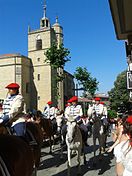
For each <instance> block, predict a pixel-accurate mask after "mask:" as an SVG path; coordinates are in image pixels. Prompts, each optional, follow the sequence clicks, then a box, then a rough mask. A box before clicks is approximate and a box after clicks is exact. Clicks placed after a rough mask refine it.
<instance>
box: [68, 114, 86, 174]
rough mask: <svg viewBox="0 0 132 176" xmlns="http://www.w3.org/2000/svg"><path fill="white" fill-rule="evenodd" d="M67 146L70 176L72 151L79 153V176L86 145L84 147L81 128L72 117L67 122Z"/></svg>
mask: <svg viewBox="0 0 132 176" xmlns="http://www.w3.org/2000/svg"><path fill="white" fill-rule="evenodd" d="M66 144H67V151H68V162H67V166H68V176H70V167H71V166H72V164H71V154H72V151H76V152H77V162H78V175H79V174H80V172H81V168H80V161H81V152H82V148H83V147H84V145H83V141H82V134H81V131H80V129H79V126H78V125H77V122H76V121H75V120H74V119H73V118H72V117H69V119H68V121H67V134H66ZM83 153H84V152H83ZM85 163H86V157H85V153H84V164H85Z"/></svg>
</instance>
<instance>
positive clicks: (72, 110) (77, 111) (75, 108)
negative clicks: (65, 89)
mask: <svg viewBox="0 0 132 176" xmlns="http://www.w3.org/2000/svg"><path fill="white" fill-rule="evenodd" d="M71 102H72V105H71V106H70V107H69V111H68V112H67V115H68V116H70V117H72V118H73V119H74V120H76V121H77V122H78V123H79V127H80V130H81V132H82V137H83V140H84V142H85V145H88V144H87V137H88V134H87V132H88V129H87V127H86V126H85V125H84V124H83V122H82V120H81V117H82V116H83V111H82V107H81V105H79V104H77V102H78V97H77V96H73V97H72V98H71Z"/></svg>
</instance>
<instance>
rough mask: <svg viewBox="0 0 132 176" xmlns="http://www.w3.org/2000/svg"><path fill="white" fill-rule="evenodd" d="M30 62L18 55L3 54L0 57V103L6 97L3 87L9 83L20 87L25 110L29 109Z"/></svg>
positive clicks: (5, 90)
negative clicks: (14, 83)
mask: <svg viewBox="0 0 132 176" xmlns="http://www.w3.org/2000/svg"><path fill="white" fill-rule="evenodd" d="M30 67H31V60H30V59H29V58H28V57H26V56H23V55H20V54H5V55H1V56H0V102H2V101H3V100H4V99H5V97H6V96H7V89H5V87H6V86H7V85H8V84H9V83H11V82H17V83H18V84H19V85H20V92H21V93H22V95H23V97H24V99H25V104H26V109H30V104H31V102H30V101H31V99H30V97H31V95H30V93H31V90H30V84H31V83H30V82H31V69H30Z"/></svg>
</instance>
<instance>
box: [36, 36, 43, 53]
mask: <svg viewBox="0 0 132 176" xmlns="http://www.w3.org/2000/svg"><path fill="white" fill-rule="evenodd" d="M41 49H42V40H41V37H40V35H38V36H37V37H36V50H41Z"/></svg>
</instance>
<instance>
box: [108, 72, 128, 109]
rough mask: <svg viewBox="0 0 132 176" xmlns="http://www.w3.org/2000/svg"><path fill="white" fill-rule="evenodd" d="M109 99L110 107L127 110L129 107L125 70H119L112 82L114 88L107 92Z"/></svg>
mask: <svg viewBox="0 0 132 176" xmlns="http://www.w3.org/2000/svg"><path fill="white" fill-rule="evenodd" d="M108 94H109V100H110V103H111V104H110V107H111V109H113V110H115V111H118V110H119V108H121V109H124V110H128V109H129V107H130V102H129V91H128V90H127V76H126V71H123V72H121V73H120V74H119V75H118V76H117V78H116V81H115V82H114V88H112V89H111V90H110V91H109V92H108Z"/></svg>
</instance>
